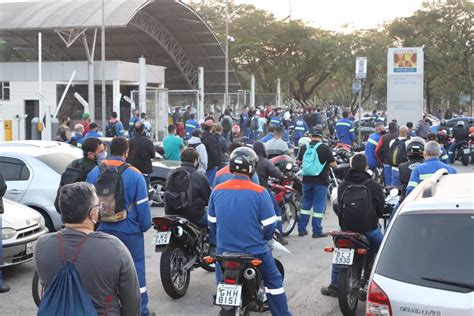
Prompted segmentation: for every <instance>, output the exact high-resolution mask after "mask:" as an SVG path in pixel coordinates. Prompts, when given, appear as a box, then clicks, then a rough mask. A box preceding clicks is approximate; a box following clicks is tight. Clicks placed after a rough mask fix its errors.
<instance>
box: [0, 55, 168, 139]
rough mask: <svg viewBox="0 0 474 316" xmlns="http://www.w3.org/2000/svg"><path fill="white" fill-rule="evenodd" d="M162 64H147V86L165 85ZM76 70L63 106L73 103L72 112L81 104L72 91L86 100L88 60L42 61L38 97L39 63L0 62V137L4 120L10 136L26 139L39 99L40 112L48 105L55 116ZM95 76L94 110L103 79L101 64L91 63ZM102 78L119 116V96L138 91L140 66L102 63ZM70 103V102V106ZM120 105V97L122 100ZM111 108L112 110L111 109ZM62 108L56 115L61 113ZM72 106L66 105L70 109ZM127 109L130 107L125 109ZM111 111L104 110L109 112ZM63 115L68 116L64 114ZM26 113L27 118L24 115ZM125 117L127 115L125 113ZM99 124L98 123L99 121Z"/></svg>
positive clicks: (114, 62) (128, 63)
mask: <svg viewBox="0 0 474 316" xmlns="http://www.w3.org/2000/svg"><path fill="white" fill-rule="evenodd" d="M165 69H166V68H165V67H162V66H153V65H147V66H146V82H147V85H148V87H150V86H151V87H163V86H164V84H165ZM74 71H75V72H76V74H75V76H74V79H73V81H72V84H71V87H70V88H69V90H68V93H67V97H66V99H65V101H64V102H63V105H62V107H63V106H65V107H71V106H74V108H75V109H76V110H75V112H77V111H78V110H81V112H83V110H84V109H81V108H80V107H81V105H80V103H79V102H78V101H77V100H75V98H74V97H73V94H74V92H78V91H80V92H81V93H79V94H80V95H81V96H82V97H83V98H84V99H85V100H88V96H87V84H88V62H87V61H68V62H44V63H42V85H41V95H42V96H43V98H40V96H39V93H38V91H39V90H38V88H39V87H38V63H36V62H12V63H0V121H2V122H0V124H1V128H0V130H1V132H0V140H4V133H3V131H4V128H3V124H4V123H3V121H5V120H12V125H13V129H12V132H13V139H14V140H17V139H29V138H30V137H31V119H32V118H33V117H38V116H39V113H40V112H39V111H40V109H39V105H40V104H39V101H40V100H41V102H42V107H44V109H43V113H44V112H45V111H46V110H45V109H46V107H48V106H49V112H50V113H51V114H53V115H54V113H55V112H56V109H57V106H58V103H59V101H60V99H61V97H62V94H63V91H64V89H65V86H66V85H67V83H68V81H69V80H70V78H71V76H72V74H73V72H74ZM94 79H95V85H96V87H95V88H96V89H95V90H96V91H97V92H96V94H95V99H96V102H95V103H96V109H98V108H100V98H101V94H100V84H101V80H102V68H101V63H94ZM105 80H106V85H107V89H108V90H110V89H111V90H112V91H110V92H111V93H107V97H108V98H110V97H111V98H112V102H106V104H109V103H110V104H113V111H115V112H117V113H118V114H119V115H120V113H122V115H123V116H124V117H123V119H127V120H128V117H125V116H126V114H125V115H124V112H123V111H124V109H123V108H121V106H120V103H121V95H128V96H130V92H131V91H132V90H138V84H139V65H138V63H131V62H124V61H106V62H105ZM72 103H73V105H72ZM122 104H123V99H122ZM111 110H112V109H111ZM61 111H62V110H60V112H59V114H58V115H59V116H61ZM70 111H71V108H69V112H70ZM126 111H128V112H129V111H130V108H129V107H128V108H126ZM110 113H111V111H110V110H108V111H107V115H110ZM66 115H68V116H69V115H70V113H67V114H66ZM100 115H101V113H100V110H99V111H97V110H96V121H97V122H98V123H100V120H98V119H97V118H99V117H100ZM25 116H27V117H25ZM127 116H128V115H127ZM99 125H100V124H99Z"/></svg>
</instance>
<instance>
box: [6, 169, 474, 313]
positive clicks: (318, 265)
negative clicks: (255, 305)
mask: <svg viewBox="0 0 474 316" xmlns="http://www.w3.org/2000/svg"><path fill="white" fill-rule="evenodd" d="M455 168H456V169H457V170H458V172H462V173H474V165H470V166H468V167H463V166H461V165H458V164H456V165H455ZM160 214H163V210H162V209H160V208H153V209H152V215H153V216H158V215H160ZM323 226H324V229H325V230H326V231H333V230H337V228H338V225H337V218H336V216H335V215H334V213H333V212H332V210H331V209H330V208H329V207H328V209H327V211H326V214H325V216H324V220H323ZM308 230H309V231H310V227H308ZM152 237H153V229H150V230H149V231H148V232H147V233H146V236H145V242H146V247H145V251H146V269H147V283H148V284H147V288H148V295H149V302H150V303H149V308H150V310H153V311H155V312H157V314H161V315H163V314H165V315H217V314H218V311H219V309H218V308H217V307H215V306H213V305H212V294H213V292H214V291H215V278H214V274H212V273H209V272H206V271H204V270H202V269H198V270H195V271H193V272H192V273H191V282H190V286H189V289H188V292H187V294H186V296H185V297H183V298H181V299H179V300H173V299H171V298H170V297H168V296H167V294H166V293H165V292H164V290H163V287H162V285H161V281H160V273H159V263H160V254H158V253H155V252H154V248H153V246H152ZM288 240H289V242H290V243H289V245H288V246H287V247H288V249H289V250H290V251H291V254H290V255H288V254H283V255H282V254H280V253H274V255H275V256H276V257H278V258H279V259H280V261H282V263H283V265H284V267H285V289H286V293H287V295H288V303H289V307H290V310H291V312H292V313H293V315H314V316H318V315H324V316H326V315H328V316H329V315H330V316H335V315H341V313H340V311H339V307H338V303H337V299H336V298H330V297H325V296H323V295H321V292H320V288H321V286H326V285H328V283H329V277H330V262H331V255H330V254H327V253H325V252H324V251H323V249H324V247H327V246H331V239H330V238H320V239H312V238H311V235H307V236H305V237H298V236H297V233H296V229H295V231H294V232H293V233H292V235H291V236H289V237H288ZM3 273H4V278H5V283H6V284H8V285H9V286H10V287H11V290H10V292H8V293H5V294H0V316H4V315H8V316H16V315H18V316H29V315H36V311H37V309H36V306H35V304H34V302H33V299H32V296H31V281H32V278H33V273H34V264H33V262H28V263H25V264H22V265H18V266H14V267H10V268H6V269H4V271H3ZM254 315H257V314H256V313H255V314H254ZM261 315H270V313H265V314H261ZM357 315H358V316H361V315H365V303H361V304H359V307H358V311H357Z"/></svg>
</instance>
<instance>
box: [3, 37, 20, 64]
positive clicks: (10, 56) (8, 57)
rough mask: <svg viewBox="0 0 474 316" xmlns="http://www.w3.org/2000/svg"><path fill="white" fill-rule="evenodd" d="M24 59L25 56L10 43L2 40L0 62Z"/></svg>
mask: <svg viewBox="0 0 474 316" xmlns="http://www.w3.org/2000/svg"><path fill="white" fill-rule="evenodd" d="M12 61H23V58H22V57H21V56H20V54H18V53H17V52H16V51H15V50H14V49H13V48H12V47H11V46H10V45H8V44H7V43H5V42H2V41H1V40H0V62H12Z"/></svg>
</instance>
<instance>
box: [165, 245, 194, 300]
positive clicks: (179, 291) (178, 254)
mask: <svg viewBox="0 0 474 316" xmlns="http://www.w3.org/2000/svg"><path fill="white" fill-rule="evenodd" d="M186 263H187V258H186V255H185V250H183V249H182V248H181V247H180V245H179V244H178V243H176V242H171V243H170V244H169V245H168V247H167V248H166V250H165V251H164V252H163V253H162V255H161V260H160V276H161V284H162V285H163V288H164V289H165V292H166V294H168V295H169V296H170V297H172V298H174V299H178V298H181V297H183V296H184V295H185V294H186V292H187V290H188V287H189V279H190V277H191V271H190V270H187V271H186V272H183V271H182V270H181V269H182V267H183V266H184V265H186Z"/></svg>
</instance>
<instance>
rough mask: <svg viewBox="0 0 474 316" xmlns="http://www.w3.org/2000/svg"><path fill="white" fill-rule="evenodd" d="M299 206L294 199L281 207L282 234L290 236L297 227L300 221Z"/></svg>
mask: <svg viewBox="0 0 474 316" xmlns="http://www.w3.org/2000/svg"><path fill="white" fill-rule="evenodd" d="M297 213H298V208H297V206H296V204H295V202H293V201H285V204H283V206H282V208H281V222H282V223H281V224H282V230H283V231H282V235H283V236H285V237H286V236H288V235H290V234H291V232H292V231H293V229H295V226H296V222H297V221H298V214H297Z"/></svg>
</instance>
